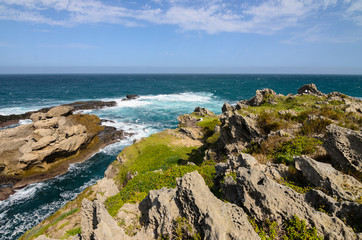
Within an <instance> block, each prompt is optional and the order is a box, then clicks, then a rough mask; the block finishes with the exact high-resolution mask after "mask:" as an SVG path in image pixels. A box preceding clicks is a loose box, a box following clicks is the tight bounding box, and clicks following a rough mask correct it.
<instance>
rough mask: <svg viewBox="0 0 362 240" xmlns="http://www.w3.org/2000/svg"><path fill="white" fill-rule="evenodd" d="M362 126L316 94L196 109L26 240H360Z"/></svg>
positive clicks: (341, 106) (343, 99)
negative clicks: (217, 111)
mask: <svg viewBox="0 0 362 240" xmlns="http://www.w3.org/2000/svg"><path fill="white" fill-rule="evenodd" d="M361 117H362V101H361V100H360V99H356V98H353V97H349V96H346V95H344V94H342V93H338V92H333V93H329V94H324V93H321V92H320V91H318V89H317V88H316V86H315V85H314V84H308V85H305V86H303V87H301V88H300V89H299V91H298V94H295V95H293V94H289V95H287V96H284V95H281V94H277V93H276V92H274V91H273V90H271V89H263V90H258V91H256V95H255V96H254V97H253V98H251V99H249V100H242V101H240V102H238V103H237V104H236V105H235V106H231V105H230V104H228V103H225V104H224V106H223V107H222V114H220V115H215V114H214V113H212V112H210V111H208V110H207V109H205V108H201V107H197V108H195V111H194V112H193V113H191V114H186V115H183V116H180V117H179V118H178V120H179V125H178V128H176V129H169V130H165V131H163V132H160V133H156V134H153V135H151V136H150V137H148V138H144V139H140V140H138V141H137V142H135V143H134V144H133V145H131V146H129V147H127V148H125V149H124V150H122V152H121V153H120V154H119V155H118V156H117V159H116V160H115V161H114V162H113V163H112V164H111V165H110V166H109V167H108V169H107V171H106V173H105V177H104V178H103V179H101V180H99V181H98V182H97V184H95V185H93V186H91V187H89V188H87V189H86V190H85V191H84V192H83V193H81V194H80V195H79V196H78V197H77V198H76V199H75V200H74V201H71V202H69V203H68V204H66V205H65V206H64V207H63V208H61V209H60V210H58V211H57V212H56V213H55V214H53V215H52V216H50V217H49V218H47V219H46V220H44V221H43V222H42V223H40V224H39V225H38V226H36V227H34V228H33V229H31V230H29V231H28V232H27V233H25V234H24V235H23V236H22V237H21V238H20V239H37V240H51V239H72V240H79V239H81V240H91V239H97V240H101V239H102V240H103V239H104V240H106V239H253V240H254V239H362V225H361V223H362V205H361V204H362V183H361V180H362V175H361V165H362V133H361V129H362V119H361Z"/></svg>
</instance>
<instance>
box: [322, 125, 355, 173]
mask: <svg viewBox="0 0 362 240" xmlns="http://www.w3.org/2000/svg"><path fill="white" fill-rule="evenodd" d="M323 146H324V148H325V149H326V151H327V153H328V154H329V155H330V156H331V163H332V165H333V166H335V167H337V168H340V169H342V170H344V171H349V170H353V171H359V172H362V133H361V132H359V131H358V132H357V131H353V130H350V129H347V128H342V127H339V126H337V125H335V124H331V125H329V126H327V133H326V140H325V142H324V144H323Z"/></svg>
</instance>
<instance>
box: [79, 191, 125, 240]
mask: <svg viewBox="0 0 362 240" xmlns="http://www.w3.org/2000/svg"><path fill="white" fill-rule="evenodd" d="M81 229H82V233H81V237H82V240H109V239H120V240H121V239H130V237H129V236H127V235H126V234H125V233H124V231H123V230H122V229H121V228H120V227H119V226H118V225H117V223H116V222H115V221H114V220H113V218H112V217H111V215H109V213H108V212H107V210H106V209H105V208H104V205H103V204H102V203H101V202H100V201H98V200H95V201H93V202H91V201H89V200H88V199H86V198H85V199H83V202H82V209H81Z"/></svg>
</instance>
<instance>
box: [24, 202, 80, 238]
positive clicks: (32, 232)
mask: <svg viewBox="0 0 362 240" xmlns="http://www.w3.org/2000/svg"><path fill="white" fill-rule="evenodd" d="M77 211H79V208H74V209H72V210H70V211H69V212H66V213H63V214H61V215H60V216H59V217H57V218H55V217H54V215H52V216H50V217H49V218H48V219H47V220H49V221H50V223H48V224H47V225H45V226H43V227H36V228H33V229H31V230H29V231H28V232H27V233H26V234H24V235H23V236H21V237H20V238H19V240H28V239H33V238H36V237H39V236H40V235H43V234H44V233H45V232H46V230H48V228H49V227H51V226H54V225H55V224H57V223H58V222H60V221H61V220H63V219H65V218H66V217H68V216H70V215H72V214H74V213H75V212H77Z"/></svg>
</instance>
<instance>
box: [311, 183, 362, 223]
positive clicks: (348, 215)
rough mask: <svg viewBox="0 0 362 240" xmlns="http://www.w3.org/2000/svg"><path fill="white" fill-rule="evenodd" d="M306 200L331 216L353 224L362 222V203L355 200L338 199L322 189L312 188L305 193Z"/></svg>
mask: <svg viewBox="0 0 362 240" xmlns="http://www.w3.org/2000/svg"><path fill="white" fill-rule="evenodd" d="M305 199H306V201H307V202H308V203H309V204H310V205H311V206H313V207H314V208H315V209H321V210H322V211H325V212H326V213H328V214H329V215H331V216H336V217H338V218H340V219H344V221H346V222H347V224H349V225H351V226H353V225H356V224H359V228H360V230H361V224H362V205H361V204H358V203H355V202H348V201H342V202H339V201H336V200H335V199H334V198H332V197H330V196H328V195H327V194H325V193H324V192H322V191H320V190H315V189H312V190H310V191H308V192H307V193H306V195H305Z"/></svg>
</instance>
